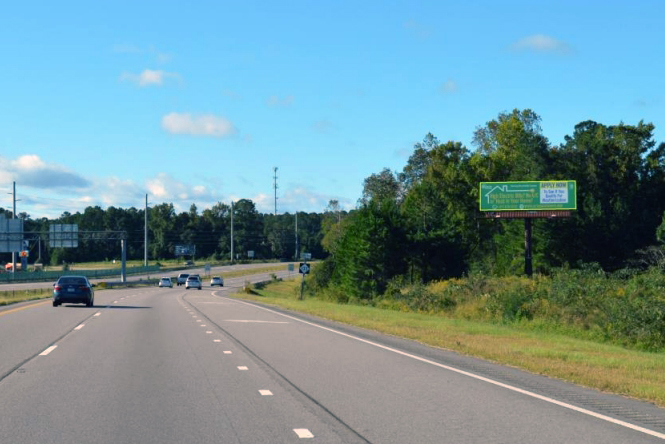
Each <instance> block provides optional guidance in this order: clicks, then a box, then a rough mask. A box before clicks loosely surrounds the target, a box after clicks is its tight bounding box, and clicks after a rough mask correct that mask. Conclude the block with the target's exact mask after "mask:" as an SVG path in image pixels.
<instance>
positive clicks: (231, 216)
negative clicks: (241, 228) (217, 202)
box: [231, 201, 233, 263]
mask: <svg viewBox="0 0 665 444" xmlns="http://www.w3.org/2000/svg"><path fill="white" fill-rule="evenodd" d="M231 263H233V201H231Z"/></svg>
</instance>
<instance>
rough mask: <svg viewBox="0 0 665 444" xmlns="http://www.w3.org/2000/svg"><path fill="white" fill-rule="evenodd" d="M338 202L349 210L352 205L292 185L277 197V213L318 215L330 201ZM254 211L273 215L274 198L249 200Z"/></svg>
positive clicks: (342, 200)
mask: <svg viewBox="0 0 665 444" xmlns="http://www.w3.org/2000/svg"><path fill="white" fill-rule="evenodd" d="M333 199H334V200H337V201H339V203H340V205H341V206H342V208H344V209H347V210H350V209H351V208H353V205H354V203H353V202H352V201H351V200H349V199H345V198H342V197H340V196H336V195H332V194H322V193H318V192H316V191H313V190H312V189H311V188H310V187H306V186H304V185H301V184H292V185H290V187H289V188H288V189H286V190H285V191H284V192H283V193H282V194H281V195H278V196H277V213H279V214H283V213H291V214H293V213H295V212H296V211H304V212H306V213H320V212H322V211H323V210H324V209H325V208H326V207H327V206H328V202H330V201H331V200H333ZM251 200H252V202H254V204H255V205H256V209H257V210H258V211H259V212H261V213H273V212H274V211H275V196H274V195H272V194H264V193H260V194H257V195H255V196H254V197H252V198H251Z"/></svg>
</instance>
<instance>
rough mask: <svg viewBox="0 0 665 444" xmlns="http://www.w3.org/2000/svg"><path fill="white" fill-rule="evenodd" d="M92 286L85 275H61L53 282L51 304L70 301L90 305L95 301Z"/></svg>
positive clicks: (55, 305) (56, 304) (55, 304)
mask: <svg viewBox="0 0 665 444" xmlns="http://www.w3.org/2000/svg"><path fill="white" fill-rule="evenodd" d="M93 286H94V285H93V284H91V283H90V281H89V280H88V278H87V277H85V276H61V277H60V279H58V281H57V282H56V283H55V284H53V306H54V307H57V306H58V305H60V304H62V303H70V304H85V305H86V306H87V307H92V305H93V304H94V303H95V291H94V290H93V289H92V287H93Z"/></svg>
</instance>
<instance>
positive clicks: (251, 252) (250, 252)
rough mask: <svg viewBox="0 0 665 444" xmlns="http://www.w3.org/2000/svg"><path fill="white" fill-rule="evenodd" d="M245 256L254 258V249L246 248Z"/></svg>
mask: <svg viewBox="0 0 665 444" xmlns="http://www.w3.org/2000/svg"><path fill="white" fill-rule="evenodd" d="M247 257H248V258H250V259H252V258H254V250H247Z"/></svg>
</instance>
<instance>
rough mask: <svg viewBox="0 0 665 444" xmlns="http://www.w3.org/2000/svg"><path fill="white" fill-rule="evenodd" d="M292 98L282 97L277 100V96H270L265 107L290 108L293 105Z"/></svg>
mask: <svg viewBox="0 0 665 444" xmlns="http://www.w3.org/2000/svg"><path fill="white" fill-rule="evenodd" d="M293 101H294V97H293V96H284V97H283V98H281V99H280V98H279V97H277V96H270V97H268V99H267V100H266V105H268V106H291V105H293Z"/></svg>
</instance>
